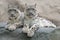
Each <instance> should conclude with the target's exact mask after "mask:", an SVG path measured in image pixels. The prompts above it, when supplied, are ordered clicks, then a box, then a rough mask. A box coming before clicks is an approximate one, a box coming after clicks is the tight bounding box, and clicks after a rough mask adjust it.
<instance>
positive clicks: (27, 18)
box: [22, 4, 56, 37]
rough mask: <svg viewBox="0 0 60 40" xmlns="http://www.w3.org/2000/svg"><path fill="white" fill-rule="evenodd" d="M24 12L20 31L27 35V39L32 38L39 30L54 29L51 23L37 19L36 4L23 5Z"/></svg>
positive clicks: (40, 18) (54, 26) (43, 19)
mask: <svg viewBox="0 0 60 40" xmlns="http://www.w3.org/2000/svg"><path fill="white" fill-rule="evenodd" d="M25 6H26V7H25V10H24V27H23V29H22V31H23V32H24V33H27V36H28V37H32V36H33V35H34V32H35V31H37V30H38V29H39V28H44V27H46V28H47V27H53V28H56V25H55V24H53V23H52V22H51V21H49V20H47V19H45V18H42V17H38V13H37V10H36V4H31V5H30V4H25Z"/></svg>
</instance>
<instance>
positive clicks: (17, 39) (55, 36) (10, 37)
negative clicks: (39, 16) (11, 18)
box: [0, 26, 60, 40]
mask: <svg viewBox="0 0 60 40" xmlns="http://www.w3.org/2000/svg"><path fill="white" fill-rule="evenodd" d="M0 27H1V26H0ZM0 40H60V29H54V28H40V29H39V30H37V31H36V32H35V35H34V36H33V37H31V38H30V37H27V35H26V34H24V33H22V30H21V28H19V29H17V30H15V31H13V32H9V31H8V30H5V28H4V27H3V28H0Z"/></svg>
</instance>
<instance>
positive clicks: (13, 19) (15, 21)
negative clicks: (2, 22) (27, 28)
mask: <svg viewBox="0 0 60 40" xmlns="http://www.w3.org/2000/svg"><path fill="white" fill-rule="evenodd" d="M8 15H9V17H8V19H9V20H8V23H7V26H6V29H7V30H9V31H13V30H15V29H16V28H18V27H22V26H23V19H24V13H23V12H21V11H20V10H19V9H17V8H9V10H8Z"/></svg>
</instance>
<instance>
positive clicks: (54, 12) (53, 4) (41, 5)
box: [0, 0, 60, 26]
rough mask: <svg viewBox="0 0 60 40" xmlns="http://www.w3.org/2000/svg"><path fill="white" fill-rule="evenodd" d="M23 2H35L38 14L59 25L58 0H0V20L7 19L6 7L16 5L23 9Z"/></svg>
mask: <svg viewBox="0 0 60 40" xmlns="http://www.w3.org/2000/svg"><path fill="white" fill-rule="evenodd" d="M25 3H27V4H34V3H36V4H37V7H36V9H37V13H39V16H41V17H44V18H46V19H49V20H51V21H52V22H53V23H55V24H56V25H58V26H59V25H60V0H0V22H6V21H8V8H9V7H10V8H11V7H16V8H18V9H20V10H21V11H24V7H25Z"/></svg>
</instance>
